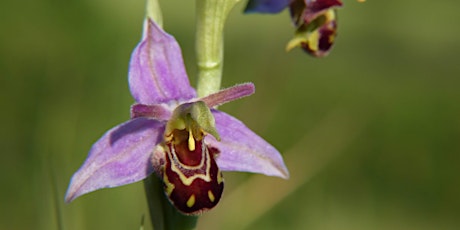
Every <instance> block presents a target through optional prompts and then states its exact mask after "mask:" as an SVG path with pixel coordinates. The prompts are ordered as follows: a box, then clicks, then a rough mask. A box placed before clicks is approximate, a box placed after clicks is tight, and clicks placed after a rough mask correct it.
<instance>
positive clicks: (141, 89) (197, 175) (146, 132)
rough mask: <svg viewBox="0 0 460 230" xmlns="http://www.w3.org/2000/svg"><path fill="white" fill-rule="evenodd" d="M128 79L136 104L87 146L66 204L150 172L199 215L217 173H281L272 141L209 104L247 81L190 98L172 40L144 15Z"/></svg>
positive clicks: (217, 183) (212, 193)
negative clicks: (122, 119) (125, 117)
mask: <svg viewBox="0 0 460 230" xmlns="http://www.w3.org/2000/svg"><path fill="white" fill-rule="evenodd" d="M128 80H129V87H130V91H131V94H132V96H133V98H134V99H135V101H136V104H134V105H133V106H132V107H131V119H130V120H129V121H127V122H125V123H122V124H120V125H118V126H115V127H114V128H112V129H110V130H109V131H107V132H106V133H105V134H104V135H103V136H102V137H101V138H100V139H99V140H98V141H97V142H96V143H95V144H94V145H93V146H92V148H91V150H90V151H89V154H88V157H87V158H86V161H85V162H84V163H83V165H82V166H81V168H80V169H79V170H78V171H77V172H76V173H75V174H74V175H73V177H72V179H71V181H70V185H69V188H68V190H67V194H66V197H65V199H66V201H67V202H70V201H72V200H74V199H75V198H77V197H79V196H81V195H83V194H86V193H89V192H92V191H95V190H98V189H101V188H109V187H116V186H121V185H125V184H129V183H133V182H136V181H140V180H143V179H145V178H146V177H148V176H149V175H150V174H152V173H155V174H156V175H157V176H158V177H159V178H160V179H161V180H162V181H163V183H164V189H165V194H166V196H167V197H168V198H169V200H170V201H171V203H172V204H173V205H174V206H175V207H176V208H177V209H178V210H179V211H181V212H182V213H184V214H200V213H202V212H203V211H206V210H208V209H211V208H212V207H214V206H215V205H216V204H217V202H218V201H219V199H220V197H221V195H222V191H223V179H222V174H221V172H220V171H221V170H222V171H243V172H254V173H262V174H265V175H269V176H278V177H282V178H287V177H288V176H289V173H288V170H287V168H286V166H285V164H284V162H283V159H282V157H281V155H280V153H279V152H278V151H277V150H276V149H275V148H274V147H273V146H271V145H270V144H269V143H267V142H266V141H265V140H263V139H262V138H261V137H259V136H258V135H257V134H255V133H254V132H252V131H251V130H250V129H249V128H248V127H246V126H245V125H244V124H243V123H242V122H241V121H239V120H238V119H236V118H234V117H232V116H230V115H228V114H226V113H224V112H221V111H219V110H217V109H215V107H216V106H217V105H221V104H223V103H226V102H229V101H232V100H236V99H239V98H241V97H245V96H248V95H250V94H252V93H254V85H253V84H252V83H245V84H240V85H236V86H234V87H231V88H228V89H224V90H221V91H219V92H217V93H214V94H211V95H208V96H206V97H203V98H197V97H196V92H195V90H194V89H193V88H192V87H191V86H190V84H189V80H188V77H187V74H186V71H185V66H184V63H183V60H182V54H181V50H180V47H179V45H178V43H177V41H176V40H175V39H174V37H172V36H171V35H169V34H167V33H166V32H165V31H163V29H161V28H160V27H159V26H158V25H156V24H155V22H153V21H152V20H150V19H147V20H146V21H145V24H144V34H143V38H142V41H141V42H140V43H139V44H138V46H137V47H136V48H135V50H134V52H133V54H132V57H131V61H130V68H129V79H128Z"/></svg>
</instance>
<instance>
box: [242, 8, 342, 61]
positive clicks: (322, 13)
mask: <svg viewBox="0 0 460 230" xmlns="http://www.w3.org/2000/svg"><path fill="white" fill-rule="evenodd" d="M341 6H342V2H341V0H249V2H248V5H247V6H246V9H245V12H246V13H279V12H281V11H282V10H283V9H284V8H287V7H289V10H290V14H291V19H292V22H293V24H294V26H295V27H296V28H297V30H296V32H295V35H294V38H293V39H292V40H291V41H289V43H288V44H287V47H286V49H287V50H291V49H293V48H294V47H297V46H300V47H302V48H303V49H304V50H305V51H306V52H307V53H309V54H311V55H312V56H315V57H323V56H326V55H327V54H328V53H329V51H330V49H331V47H332V45H333V44H334V40H335V37H336V36H337V10H336V8H338V7H341Z"/></svg>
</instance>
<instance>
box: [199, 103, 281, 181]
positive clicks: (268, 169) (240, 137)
mask: <svg viewBox="0 0 460 230" xmlns="http://www.w3.org/2000/svg"><path fill="white" fill-rule="evenodd" d="M212 112H213V114H214V117H215V119H216V128H217V131H218V132H219V134H220V136H221V139H222V140H221V141H220V142H219V141H217V140H216V139H215V138H213V137H212V136H211V135H207V136H206V142H207V143H208V144H209V145H210V146H211V147H214V148H217V149H218V150H219V152H220V154H219V156H218V157H217V159H216V161H217V164H218V165H219V168H220V169H221V170H222V171H244V172H254V173H262V174H265V175H268V176H278V177H282V178H288V177H289V172H288V170H287V168H286V166H285V165H284V162H283V158H282V157H281V154H280V153H279V152H278V150H276V149H275V148H274V147H273V146H271V145H270V144H269V143H267V142H266V141H265V140H264V139H262V138H261V137H259V136H258V135H257V134H255V133H254V132H252V131H251V130H250V129H249V128H248V127H246V126H245V125H244V124H243V123H242V122H241V121H239V120H237V119H236V118H234V117H232V116H230V115H228V114H226V113H224V112H221V111H217V110H213V111H212Z"/></svg>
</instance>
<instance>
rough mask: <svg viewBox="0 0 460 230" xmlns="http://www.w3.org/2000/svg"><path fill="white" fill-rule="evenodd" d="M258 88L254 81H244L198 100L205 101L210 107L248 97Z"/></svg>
mask: <svg viewBox="0 0 460 230" xmlns="http://www.w3.org/2000/svg"><path fill="white" fill-rule="evenodd" d="M255 90H256V88H255V86H254V84H252V83H243V84H239V85H235V86H232V87H230V88H226V89H223V90H220V91H219V92H217V93H213V94H211V95H208V96H206V97H203V98H200V99H198V100H200V101H204V103H206V105H208V107H214V106H218V105H222V104H225V103H227V102H230V101H234V100H237V99H240V98H243V97H247V96H249V95H251V94H253V93H254V92H255Z"/></svg>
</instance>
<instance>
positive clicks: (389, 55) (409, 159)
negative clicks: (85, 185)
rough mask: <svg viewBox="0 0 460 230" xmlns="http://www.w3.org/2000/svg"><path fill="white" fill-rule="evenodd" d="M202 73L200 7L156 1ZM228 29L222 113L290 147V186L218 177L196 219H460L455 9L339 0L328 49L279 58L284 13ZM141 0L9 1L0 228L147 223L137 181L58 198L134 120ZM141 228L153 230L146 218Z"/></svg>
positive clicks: (349, 224) (234, 22)
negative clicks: (132, 78)
mask: <svg viewBox="0 0 460 230" xmlns="http://www.w3.org/2000/svg"><path fill="white" fill-rule="evenodd" d="M161 3H162V8H163V14H164V17H165V29H166V30H167V31H168V32H170V33H171V34H173V35H174V36H175V37H176V38H177V40H178V41H179V43H180V45H181V46H182V49H183V53H184V58H185V62H186V65H187V70H188V72H189V74H190V77H191V78H192V82H195V78H194V75H195V73H196V67H195V65H194V62H195V56H194V1H178V0H170V1H161ZM244 4H245V3H241V4H240V5H239V6H238V7H237V8H236V9H235V10H234V11H233V12H232V14H231V15H230V17H229V20H228V23H227V27H226V34H225V48H226V51H225V68H224V80H223V86H224V87H228V86H231V85H233V84H235V83H239V82H246V81H252V82H254V83H255V84H256V87H257V93H256V94H255V95H253V96H251V97H249V98H246V99H244V100H241V101H237V102H234V103H231V104H228V105H225V106H222V107H221V109H222V110H224V111H227V112H229V113H231V114H233V115H235V116H236V117H238V118H240V119H241V120H242V121H244V122H245V123H246V124H247V125H248V126H249V127H251V128H253V129H254V130H255V131H256V132H257V133H259V134H260V135H261V136H263V137H264V138H266V139H267V140H268V141H270V142H271V143H272V144H273V145H275V146H276V147H277V148H278V149H279V150H280V151H281V152H282V153H283V155H284V157H285V160H286V164H287V166H288V167H289V169H290V172H291V179H290V180H287V181H285V180H282V179H278V178H270V177H265V176H261V175H251V174H248V173H232V172H230V173H225V174H224V176H225V178H226V189H225V191H224V197H223V200H222V202H221V203H220V204H219V205H218V207H217V208H215V209H214V210H213V211H211V212H209V213H206V214H204V215H203V217H201V218H200V221H199V224H198V229H232V230H233V229H321V230H322V229H458V228H459V226H460V180H459V175H460V167H459V166H458V165H459V163H460V103H459V102H460V90H459V89H460V64H459V60H460V58H459V57H458V54H459V53H460V44H459V42H460V29H459V27H458V25H457V24H458V21H459V19H460V17H459V14H458V9H459V8H460V3H459V2H458V1H453V0H450V1H449V0H444V1H428V0H421V1H396V0H389V1H372V0H368V1H367V2H366V3H363V4H360V3H357V2H356V1H346V2H345V7H344V8H343V9H341V10H340V12H339V19H340V21H339V37H338V39H337V42H336V45H335V47H334V49H333V52H332V53H331V54H330V55H329V57H327V58H323V59H313V58H311V57H309V56H308V55H306V54H305V53H303V52H302V51H301V50H294V51H293V52H290V53H285V51H284V46H285V44H286V43H287V41H288V40H289V39H290V38H291V35H292V32H293V28H292V27H291V24H290V21H289V17H288V12H286V11H285V12H283V13H281V14H279V15H243V14H242V13H241V12H242V9H243V7H244ZM143 16H144V1H122V0H83V1H73V0H69V1H57V0H42V1H32V0H26V1H4V2H3V3H2V6H1V9H0V28H1V34H2V35H1V36H0V76H1V78H0V79H1V84H0V89H1V90H0V93H1V94H0V102H1V104H0V105H1V110H2V112H1V113H0V120H1V121H2V124H1V126H2V127H1V130H2V132H1V136H0V138H1V139H0V140H1V141H0V143H1V149H2V154H1V155H0V156H1V159H0V160H1V161H0V162H1V167H0V170H1V171H0V179H1V186H2V187H1V190H0V229H59V227H62V229H69V230H71V229H112V230H115V229H139V226H140V223H141V218H142V216H143V215H145V216H147V215H148V213H147V207H146V204H145V196H144V193H143V185H142V183H135V184H132V185H127V186H122V187H119V188H114V189H105V190H100V191H97V192H94V193H91V194H88V195H85V196H83V197H81V198H78V199H77V200H75V201H74V202H72V203H71V204H64V202H63V197H64V194H65V191H66V189H67V185H68V182H69V179H70V177H71V175H72V174H73V172H74V171H75V170H77V169H78V167H79V166H80V165H81V163H82V162H83V161H84V159H85V157H86V154H87V152H88V150H89V148H90V147H91V145H92V143H93V142H94V141H95V140H97V139H98V138H99V137H100V136H101V135H102V134H103V133H104V132H105V131H106V130H108V129H109V128H110V127H112V126H114V125H116V124H118V123H120V122H123V121H125V120H127V119H128V118H129V106H130V105H131V104H132V103H133V99H132V98H131V96H130V93H129V91H128V86H127V67H128V61H129V58H130V55H131V51H132V50H133V48H134V47H135V45H136V43H137V42H138V41H139V39H140V36H141V29H142V20H143ZM145 228H146V229H151V226H150V223H149V221H147V220H146V221H145Z"/></svg>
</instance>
